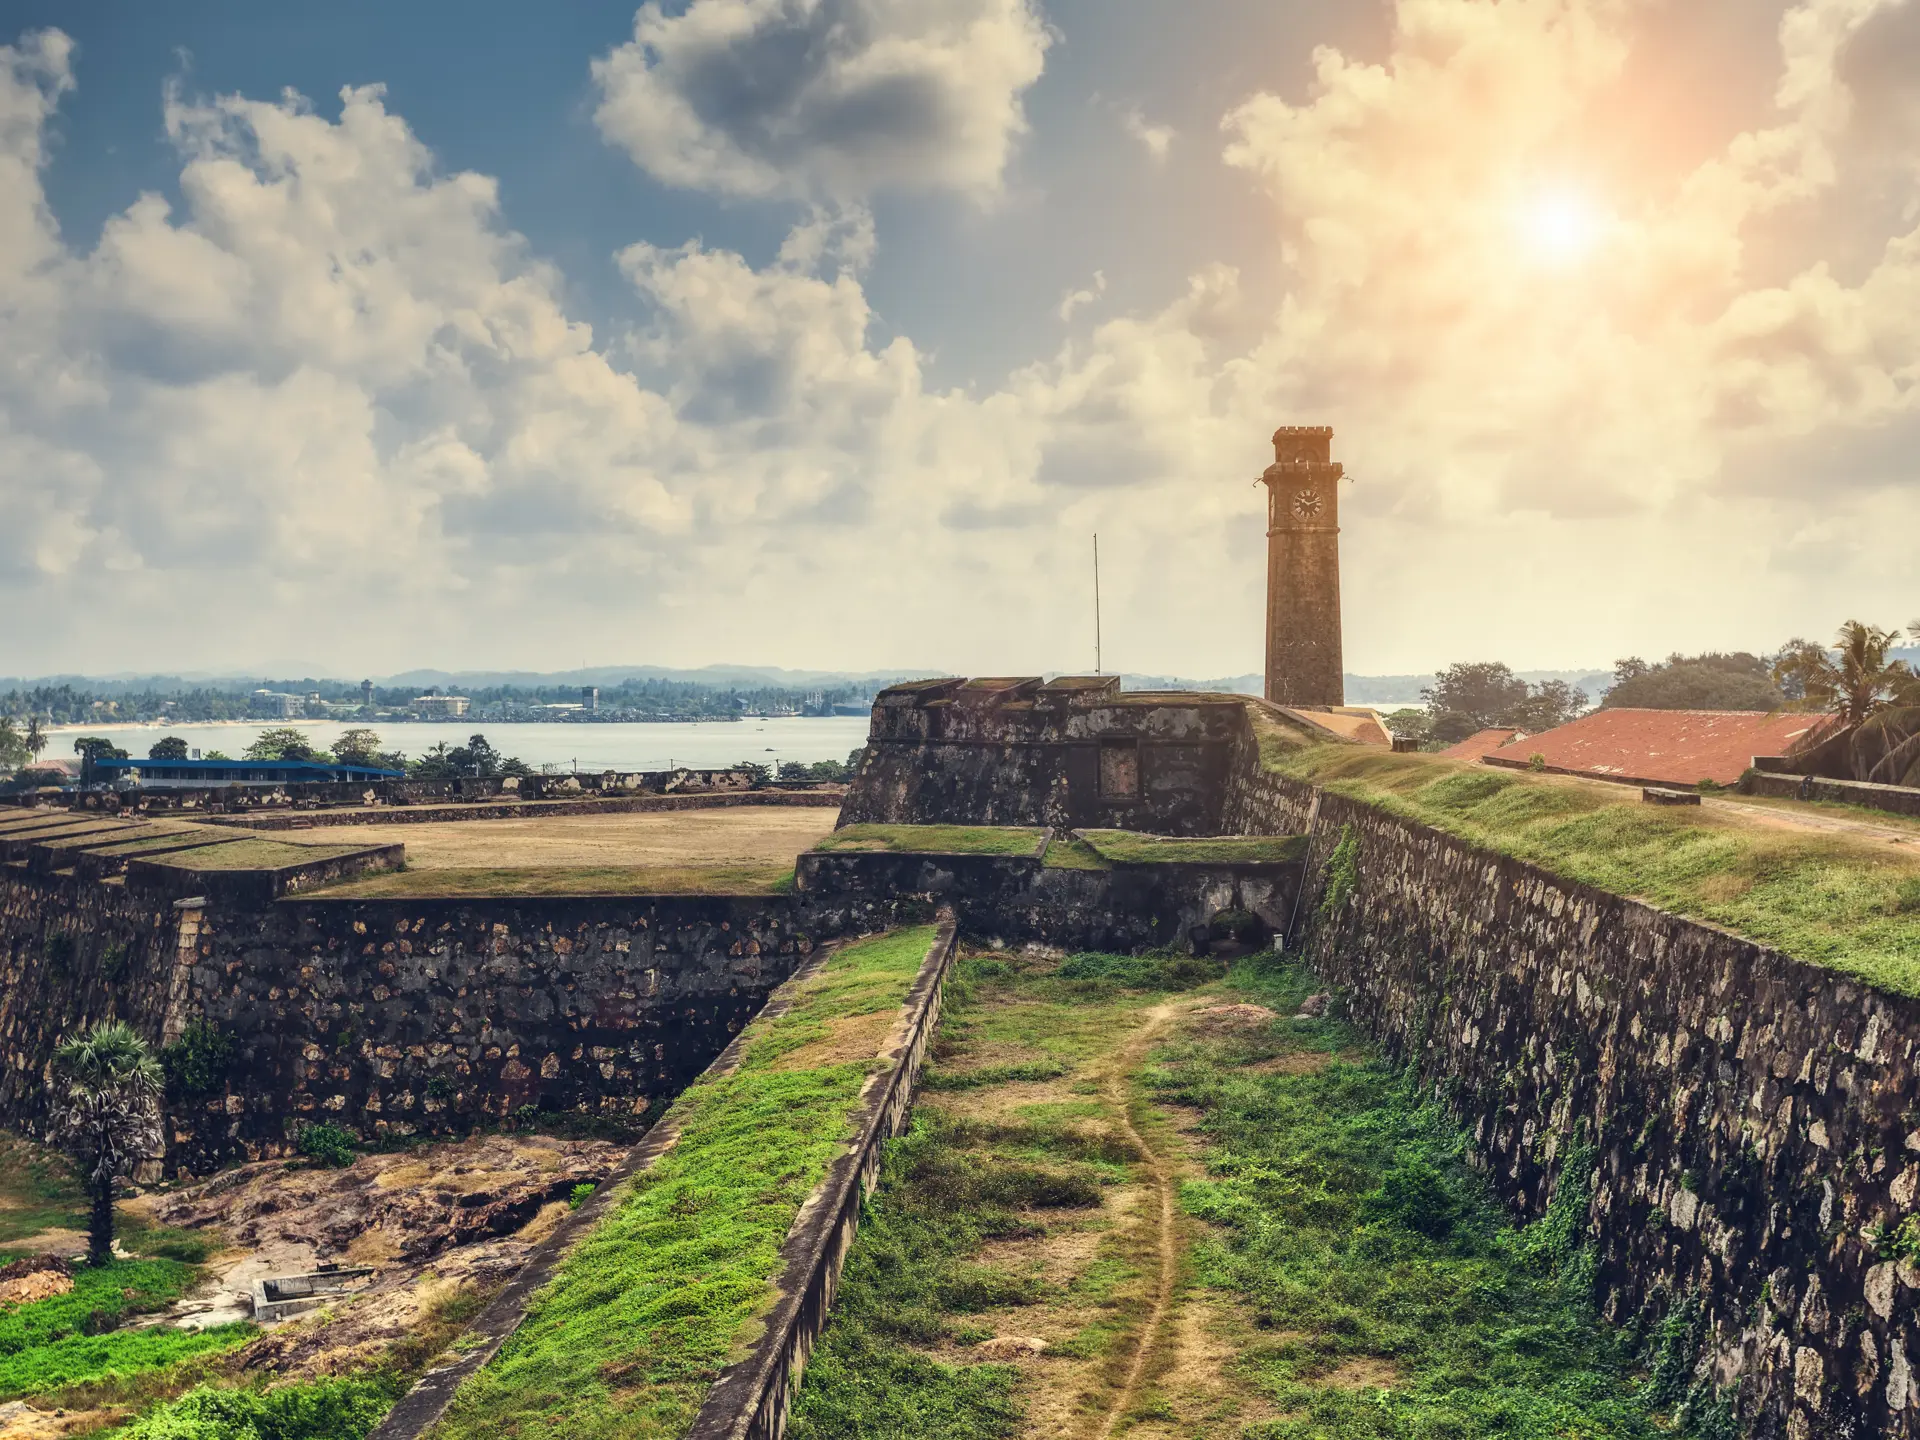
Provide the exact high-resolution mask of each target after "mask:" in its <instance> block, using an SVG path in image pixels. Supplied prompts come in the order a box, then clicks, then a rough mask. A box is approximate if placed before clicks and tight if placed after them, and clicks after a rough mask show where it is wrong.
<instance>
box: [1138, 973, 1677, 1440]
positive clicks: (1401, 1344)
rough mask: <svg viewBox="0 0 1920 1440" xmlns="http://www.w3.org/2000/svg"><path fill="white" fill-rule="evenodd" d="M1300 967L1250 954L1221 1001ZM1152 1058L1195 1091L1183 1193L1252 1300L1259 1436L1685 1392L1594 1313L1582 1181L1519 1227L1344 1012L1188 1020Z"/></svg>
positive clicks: (1342, 1438) (1499, 1420) (1642, 1432)
mask: <svg viewBox="0 0 1920 1440" xmlns="http://www.w3.org/2000/svg"><path fill="white" fill-rule="evenodd" d="M1313 984H1314V982H1313V980H1312V977H1311V976H1310V975H1308V974H1306V973H1305V972H1304V971H1299V970H1291V969H1276V970H1272V971H1261V970H1257V969H1252V968H1251V967H1249V968H1244V969H1242V970H1240V971H1237V972H1236V973H1235V975H1234V977H1233V979H1232V981H1230V982H1229V988H1230V989H1231V990H1233V991H1236V992H1237V993H1235V994H1233V995H1231V997H1230V998H1232V999H1235V1000H1239V1001H1241V1002H1253V1003H1260V1004H1265V1005H1267V1006H1270V1007H1272V1008H1273V1009H1275V1010H1276V1011H1277V1012H1278V1013H1279V1014H1281V1015H1286V1014H1289V1013H1290V1012H1292V1011H1293V1010H1294V1009H1295V1008H1296V1007H1297V1006H1298V1004H1299V1002H1300V1001H1301V1000H1303V999H1304V998H1305V997H1306V995H1307V994H1308V992H1309V990H1310V988H1312V987H1313ZM1342 1056H1346V1057H1352V1058H1340V1057H1342ZM1159 1059H1160V1061H1161V1064H1160V1067H1159V1068H1157V1069H1156V1070H1155V1071H1153V1072H1152V1073H1150V1074H1149V1076H1148V1077H1147V1078H1148V1082H1149V1084H1150V1085H1151V1087H1152V1089H1153V1090H1154V1091H1155V1093H1156V1094H1157V1095H1158V1096H1159V1097H1161V1098H1162V1099H1163V1100H1165V1101H1171V1102H1173V1103H1175V1104H1178V1105H1182V1106H1191V1107H1194V1108H1195V1109H1197V1110H1198V1111H1199V1112H1200V1113H1201V1115H1202V1117H1203V1118H1202V1119H1201V1122H1200V1129H1201V1132H1202V1134H1203V1135H1204V1136H1205V1138H1206V1141H1207V1148H1206V1150H1205V1152H1204V1156H1203V1164H1204V1167H1205V1176H1204V1178H1198V1179H1194V1180H1191V1181H1189V1182H1188V1183H1187V1184H1186V1185H1185V1186H1184V1187H1183V1189H1182V1195H1181V1199H1182V1204H1183V1206H1184V1207H1185V1208H1186V1210H1187V1211H1188V1212H1189V1213H1190V1214H1192V1215H1194V1216H1196V1217H1197V1218H1199V1219H1200V1220H1202V1221H1204V1222H1206V1230H1205V1232H1204V1233H1203V1236H1202V1238H1201V1240H1200V1242H1199V1243H1198V1245H1197V1246H1196V1247H1195V1251H1194V1256H1193V1261H1194V1264H1193V1274H1194V1279H1195V1281H1196V1283H1197V1284H1198V1285H1200V1286H1203V1287H1207V1288H1210V1289H1213V1290H1216V1291H1221V1292H1225V1293H1227V1294H1229V1295H1232V1296H1233V1297H1235V1298H1236V1299H1237V1300H1238V1301H1239V1302H1241V1303H1242V1304H1244V1305H1247V1306H1250V1307H1251V1309H1252V1311H1253V1318H1254V1324H1255V1327H1256V1329H1255V1332H1254V1335H1255V1337H1256V1338H1254V1339H1253V1341H1252V1343H1250V1344H1247V1345H1246V1346H1244V1347H1243V1348H1242V1350H1241V1353H1240V1355H1239V1357H1238V1361H1237V1365H1236V1367H1235V1368H1236V1370H1237V1372H1238V1374H1239V1375H1240V1376H1241V1377H1242V1378H1243V1379H1244V1380H1245V1382H1246V1383H1248V1384H1250V1385H1252V1386H1255V1387H1257V1388H1258V1389H1259V1390H1260V1391H1262V1392H1264V1393H1265V1394H1266V1395H1267V1396H1268V1397H1269V1398H1270V1399H1271V1401H1272V1402H1273V1404H1274V1405H1275V1406H1276V1407H1277V1409H1278V1410H1279V1411H1280V1414H1281V1418H1279V1419H1277V1420H1275V1421H1273V1422H1271V1424H1270V1426H1269V1427H1268V1428H1267V1429H1265V1430H1264V1431H1263V1432H1262V1433H1263V1434H1264V1435H1265V1436H1267V1437H1270V1440H1376V1437H1401V1436H1405V1437H1416V1436H1419V1437H1425V1436H1438V1435H1445V1436H1450V1437H1458V1440H1480V1437H1494V1436H1499V1437H1503V1440H1561V1437H1569V1436H1579V1437H1583V1440H1600V1437H1622V1440H1624V1437H1647V1440H1652V1437H1653V1436H1656V1435H1659V1434H1662V1433H1668V1430H1667V1421H1666V1419H1665V1418H1664V1417H1663V1418H1662V1421H1661V1423H1660V1424H1659V1425H1656V1424H1655V1423H1654V1417H1653V1416H1652V1415H1651V1414H1650V1410H1651V1408H1652V1405H1653V1404H1654V1403H1655V1402H1664V1401H1665V1400H1669V1399H1673V1398H1677V1397H1673V1396H1669V1395H1662V1394H1660V1393H1659V1392H1658V1390H1657V1389H1650V1388H1649V1387H1648V1386H1647V1385H1645V1384H1643V1383H1642V1377H1641V1376H1639V1375H1638V1374H1637V1373H1636V1370H1635V1366H1634V1364H1633V1362H1632V1356H1631V1354H1630V1352H1629V1349H1628V1347H1627V1346H1626V1344H1625V1343H1624V1341H1623V1339H1622V1338H1621V1336H1620V1335H1619V1333H1618V1332H1614V1331H1610V1330H1608V1329H1607V1328H1605V1327H1603V1326H1602V1325H1601V1324H1600V1323H1599V1322H1598V1320H1597V1319H1596V1318H1595V1315H1594V1312H1593V1308H1592V1305H1591V1300H1590V1289H1589V1287H1590V1283H1591V1282H1590V1275H1591V1269H1590V1264H1589V1262H1588V1261H1587V1260H1586V1257H1585V1256H1584V1255H1583V1254H1582V1253H1581V1251H1580V1250H1579V1249H1578V1247H1577V1245H1576V1244H1575V1243H1574V1241H1575V1239H1576V1237H1577V1235H1578V1226H1579V1224H1580V1222H1581V1221H1584V1218H1585V1200H1586V1197H1585V1195H1584V1193H1582V1192H1580V1191H1579V1190H1578V1189H1577V1187H1576V1186H1570V1187H1569V1189H1568V1192H1567V1194H1566V1195H1565V1196H1564V1197H1562V1201H1561V1205H1560V1209H1559V1213H1556V1214H1551V1215H1549V1216H1548V1217H1547V1218H1546V1219H1544V1220H1542V1221H1541V1222H1539V1223H1537V1224H1536V1225H1534V1226H1531V1227H1528V1228H1526V1229H1515V1228H1514V1227H1513V1226H1512V1225H1511V1224H1510V1223H1509V1222H1508V1220H1507V1217H1506V1215H1505V1213H1504V1212H1503V1211H1502V1210H1501V1209H1500V1208H1499V1206H1498V1204H1497V1202H1496V1201H1495V1200H1494V1199H1493V1198H1492V1197H1491V1196H1490V1195H1489V1193H1488V1192H1487V1189H1486V1186H1485V1184H1484V1183H1483V1182H1482V1181H1481V1179H1480V1178H1479V1177H1478V1176H1477V1175H1475V1174H1474V1173H1473V1172H1472V1171H1471V1170H1469V1169H1468V1168H1467V1166H1466V1163H1465V1157H1466V1153H1467V1137H1466V1135H1465V1134H1463V1133H1462V1132H1461V1131H1459V1130H1458V1129H1457V1128H1455V1127H1454V1126H1453V1125H1452V1124H1451V1123H1450V1122H1448V1120H1447V1119H1446V1117H1445V1116H1444V1115H1443V1114H1442V1113H1440V1112H1439V1111H1438V1110H1437V1109H1436V1108H1435V1107H1433V1106H1432V1105H1430V1104H1427V1103H1424V1101H1425V1097H1423V1096H1422V1095H1420V1094H1419V1093H1417V1091H1416V1090H1415V1088H1414V1086H1413V1085H1412V1084H1411V1083H1410V1082H1409V1081H1408V1079H1407V1078H1406V1077H1404V1076H1403V1075H1402V1074H1400V1073H1399V1072H1396V1071H1395V1070H1393V1069H1391V1068H1390V1067H1388V1066H1387V1065H1386V1064H1384V1063H1383V1062H1381V1061H1379V1060H1377V1059H1374V1058H1372V1057H1371V1056H1370V1054H1369V1053H1368V1051H1367V1050H1366V1048H1365V1042H1364V1038H1363V1037H1362V1036H1361V1035H1360V1034H1359V1033H1358V1032H1356V1031H1353V1030H1351V1029H1349V1028H1348V1027H1347V1026H1345V1025H1344V1024H1341V1023H1340V1022H1339V1021H1337V1020H1305V1021H1302V1020H1288V1019H1282V1020H1278V1021H1275V1022H1273V1023H1271V1024H1269V1025H1268V1026H1265V1027H1262V1028H1261V1029H1259V1030H1255V1031H1251V1032H1230V1033H1229V1034H1226V1035H1216V1036H1213V1037H1190V1038H1188V1039H1187V1040H1186V1041H1185V1042H1184V1043H1182V1044H1179V1045H1176V1046H1173V1047H1171V1048H1170V1049H1169V1050H1168V1051H1166V1052H1163V1053H1162V1055H1161V1056H1160V1057H1159ZM1575 1212H1577V1217H1576V1213H1575Z"/></svg>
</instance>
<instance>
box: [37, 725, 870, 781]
mask: <svg viewBox="0 0 1920 1440" xmlns="http://www.w3.org/2000/svg"><path fill="white" fill-rule="evenodd" d="M280 728H292V729H295V730H298V731H300V733H301V734H303V735H306V736H308V737H309V740H310V743H311V744H312V745H313V746H314V747H315V748H316V749H326V748H328V747H330V746H331V745H332V744H333V742H334V741H335V740H336V739H337V738H339V736H340V735H341V734H342V733H343V732H345V731H347V730H355V729H363V728H364V729H370V730H373V731H375V732H377V733H378V734H379V736H380V741H381V747H382V748H383V749H387V750H398V751H400V752H402V753H403V754H405V755H408V756H412V757H417V756H419V755H421V754H423V753H424V752H426V751H427V750H429V749H431V748H432V747H433V746H434V745H437V744H439V743H441V742H442V741H444V742H445V743H446V744H448V745H464V744H466V743H467V740H468V738H469V737H470V736H473V735H485V736H486V737H487V741H488V743H489V744H491V745H492V746H493V747H494V749H496V750H498V751H499V752H500V753H501V754H502V755H510V756H513V757H515V758H517V759H520V760H524V761H526V763H527V764H529V765H531V766H533V767H534V769H536V770H538V769H540V768H541V767H543V766H547V765H554V766H558V767H560V768H561V769H563V770H568V769H578V770H582V771H588V772H595V771H601V770H667V769H671V768H672V767H674V766H684V767H686V768H688V769H692V770H712V769H718V768H721V767H723V766H727V765H732V764H735V763H736V762H738V761H741V760H753V761H757V762H758V763H760V764H762V765H775V764H778V763H779V762H780V761H782V760H791V761H794V762H796V763H800V764H808V765H811V764H813V763H814V762H816V761H819V760H845V759H846V758H847V753H848V752H849V751H851V750H855V749H857V748H859V747H860V746H862V745H864V744H866V743H867V717H866V716H864V715H829V716H822V717H819V718H803V717H800V716H783V717H780V718H777V719H765V720H760V719H747V720H714V721H701V722H694V721H662V722H660V723H657V724H623V723H592V722H582V723H571V724H569V723H558V724H556V723H550V722H545V721H536V722H531V723H527V724H517V725H516V724H506V725H502V724H492V725H489V724H487V723H486V722H484V721H472V720H453V721H437V720H436V721H406V722H401V723H399V724H394V723H391V722H386V723H382V722H376V723H374V724H371V725H362V724H361V723H360V722H357V721H339V720H277V721H273V722H270V723H256V722H253V721H248V722H245V723H234V722H229V723H225V724H215V725H164V724H154V725H79V726H76V725H64V726H60V727H59V728H57V729H54V730H50V731H49V732H48V734H47V748H46V749H45V750H44V751H43V752H41V753H42V754H43V755H44V756H46V757H47V758H49V759H51V758H54V757H57V756H66V755H71V754H73V742H74V741H75V740H77V739H79V738H80V737H82V736H98V737H99V738H101V739H103V740H108V741H111V742H112V743H113V744H114V745H116V746H118V747H119V748H120V749H122V750H125V751H126V752H127V754H129V755H131V756H133V757H134V758H135V759H143V758H145V756H146V753H147V751H148V750H149V749H150V748H151V747H152V745H153V743H154V742H155V741H156V740H158V739H160V738H161V737H162V736H163V735H177V736H179V737H180V738H181V739H182V740H184V741H186V742H187V744H188V746H189V747H191V748H192V749H195V750H198V751H199V752H200V753H201V754H202V755H205V754H206V753H207V752H208V751H211V750H219V751H221V752H222V753H224V754H227V755H232V756H238V755H239V754H240V753H241V752H242V751H244V750H245V749H246V748H247V747H248V746H249V745H251V744H252V743H253V742H254V741H255V740H257V739H258V738H259V737H260V733H261V732H262V731H263V730H267V729H280Z"/></svg>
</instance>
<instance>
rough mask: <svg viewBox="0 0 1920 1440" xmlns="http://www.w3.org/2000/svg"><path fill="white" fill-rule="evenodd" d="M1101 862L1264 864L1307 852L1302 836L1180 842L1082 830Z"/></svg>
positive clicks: (1252, 836) (1235, 836) (1135, 833)
mask: <svg viewBox="0 0 1920 1440" xmlns="http://www.w3.org/2000/svg"><path fill="white" fill-rule="evenodd" d="M1080 833H1081V835H1082V836H1084V837H1085V839H1086V842H1087V843H1088V844H1089V845H1091V846H1092V847H1093V848H1094V850H1095V851H1096V852H1098V853H1099V855H1100V856H1101V858H1102V859H1106V860H1114V861H1118V862H1120V863H1121V864H1125V865H1264V864H1271V863H1275V862H1279V861H1283V860H1298V859H1299V858H1300V857H1301V856H1302V855H1304V854H1306V852H1307V842H1306V838H1305V837H1304V836H1300V835H1276V836H1268V835H1249V836H1241V835H1228V836H1223V837H1220V838H1217V839H1208V840H1180V839H1173V838H1170V837H1168V836H1165V835H1141V834H1139V833H1137V832H1135V831H1132V830H1082V831H1081V832H1080Z"/></svg>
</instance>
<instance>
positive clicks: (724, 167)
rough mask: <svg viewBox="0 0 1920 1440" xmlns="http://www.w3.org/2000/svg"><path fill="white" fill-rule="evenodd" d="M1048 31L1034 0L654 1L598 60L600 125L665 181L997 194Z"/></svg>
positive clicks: (850, 195)
mask: <svg viewBox="0 0 1920 1440" xmlns="http://www.w3.org/2000/svg"><path fill="white" fill-rule="evenodd" d="M1048 43H1049V35H1048V32H1047V30H1046V28H1045V26H1044V25H1043V24H1042V23H1041V21H1040V18H1039V16H1038V14H1037V13H1036V12H1035V10H1034V8H1033V6H1032V4H1031V3H1030V0H693V3H692V4H691V5H689V6H687V8H686V9H685V10H684V11H682V12H681V13H679V14H676V15H669V14H667V13H666V12H665V11H663V10H662V9H661V7H660V6H659V5H658V4H655V3H649V4H646V5H643V6H642V7H641V8H640V11H639V13H638V14H636V15H635V16H634V23H633V39H632V41H630V42H629V43H627V44H624V45H621V46H618V47H616V48H615V49H614V50H613V51H612V52H611V53H609V54H608V55H606V56H604V57H602V58H601V59H598V60H596V61H594V64H593V76H594V81H595V83H596V85H597V86H598V87H599V91H600V104H599V108H598V109H597V110H596V112H595V118H596V119H597V121H598V122H599V125H600V129H601V132H602V133H603V134H604V135H605V136H606V137H607V138H608V139H609V140H611V141H613V142H614V143H615V144H618V145H620V146H622V147H623V148H625V149H626V151H627V152H628V154H630V155H631V156H632V157H633V159H634V162H635V163H636V164H638V165H639V166H640V167H641V168H642V169H644V170H646V171H647V172H648V173H649V174H651V175H653V176H655V177H656V178H658V179H660V180H662V181H665V182H666V183H667V184H670V185H679V186H683V187H686V188H689V189H699V190H714V191H719V192H722V193H725V194H733V195H752V196H786V197H796V198H801V199H813V200H841V201H846V200H859V199H863V198H865V197H866V196H869V195H871V194H873V193H874V192H875V191H877V190H880V189H883V188H887V187H892V188H897V189H905V190H932V189H952V190H959V191H964V192H967V193H970V194H973V195H976V196H987V195H991V194H993V193H995V192H996V191H997V190H998V189H999V188H1000V184H1001V177H1002V175H1003V173H1004V171H1005V169H1006V166H1007V162H1008V159H1009V157H1010V154H1011V152H1012V148H1013V145H1014V143H1015V141H1017V140H1018V139H1019V138H1020V136H1021V135H1022V134H1023V133H1024V132H1025V130H1026V119H1025V116H1024V114H1023V112H1022V108H1021V95H1022V93H1023V92H1024V91H1025V90H1026V89H1027V87H1029V86H1030V85H1032V84H1033V82H1034V81H1035V80H1037V79H1039V78H1040V72H1041V68H1042V65H1043V64H1044V58H1045V54H1046V49H1047V45H1048Z"/></svg>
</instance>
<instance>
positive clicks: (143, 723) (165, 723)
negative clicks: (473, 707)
mask: <svg viewBox="0 0 1920 1440" xmlns="http://www.w3.org/2000/svg"><path fill="white" fill-rule="evenodd" d="M861 718H862V717H860V716H857V715H688V716H684V717H676V718H674V719H671V720H553V719H547V718H542V719H538V720H500V719H493V720H481V719H475V718H474V717H473V716H471V715H462V716H460V717H458V718H457V719H452V720H449V719H446V718H444V717H441V716H435V717H434V718H432V719H417V720H416V719H408V720H399V719H381V720H363V719H360V718H359V717H357V716H356V717H353V718H341V719H327V720H315V719H310V718H307V717H304V716H303V717H302V718H300V719H298V720H287V719H279V718H273V719H258V720H95V721H89V722H87V723H85V724H78V725H76V724H73V723H70V722H63V723H61V724H58V725H43V726H41V727H40V729H41V733H42V734H46V735H56V734H60V733H61V732H63V731H68V732H70V731H84V730H182V729H194V730H210V729H214V728H217V727H220V726H229V725H230V726H236V727H238V728H241V729H249V730H282V729H297V728H299V727H300V726H302V725H347V726H354V725H359V726H362V727H364V728H367V729H372V728H373V727H374V726H378V725H392V726H407V725H466V724H472V725H474V726H475V727H476V729H485V728H486V727H488V726H492V725H580V726H606V725H738V724H741V723H742V722H744V721H747V720H762V721H765V720H857V719H861Z"/></svg>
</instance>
